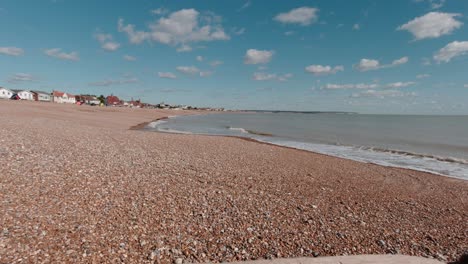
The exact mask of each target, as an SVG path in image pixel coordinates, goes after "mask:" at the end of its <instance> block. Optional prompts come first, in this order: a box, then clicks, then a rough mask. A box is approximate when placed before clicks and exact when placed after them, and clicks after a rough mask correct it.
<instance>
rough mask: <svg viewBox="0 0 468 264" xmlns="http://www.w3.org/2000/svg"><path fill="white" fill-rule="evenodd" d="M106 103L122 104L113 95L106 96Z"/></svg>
mask: <svg viewBox="0 0 468 264" xmlns="http://www.w3.org/2000/svg"><path fill="white" fill-rule="evenodd" d="M106 103H107V105H122V102H121V101H120V99H119V98H118V97H117V96H115V95H109V96H107V97H106Z"/></svg>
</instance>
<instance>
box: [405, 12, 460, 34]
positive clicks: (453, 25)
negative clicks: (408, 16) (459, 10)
mask: <svg viewBox="0 0 468 264" xmlns="http://www.w3.org/2000/svg"><path fill="white" fill-rule="evenodd" d="M459 16H461V14H456V13H441V12H430V13H427V14H425V15H424V16H421V17H417V18H415V19H413V20H411V21H409V22H408V23H406V24H404V25H402V26H400V27H398V28H397V30H407V31H409V32H410V33H411V34H413V36H414V38H415V40H421V39H427V38H438V37H441V36H443V35H448V34H450V33H452V32H453V31H454V30H456V29H458V28H460V27H461V26H462V25H463V23H462V22H460V21H458V20H456V19H455V17H459Z"/></svg>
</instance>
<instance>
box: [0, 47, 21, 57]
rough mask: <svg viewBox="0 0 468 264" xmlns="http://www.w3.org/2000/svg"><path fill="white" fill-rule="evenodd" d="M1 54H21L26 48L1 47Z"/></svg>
mask: <svg viewBox="0 0 468 264" xmlns="http://www.w3.org/2000/svg"><path fill="white" fill-rule="evenodd" d="M0 54H5V55H9V56H21V55H23V54H24V50H23V49H20V48H17V47H0Z"/></svg>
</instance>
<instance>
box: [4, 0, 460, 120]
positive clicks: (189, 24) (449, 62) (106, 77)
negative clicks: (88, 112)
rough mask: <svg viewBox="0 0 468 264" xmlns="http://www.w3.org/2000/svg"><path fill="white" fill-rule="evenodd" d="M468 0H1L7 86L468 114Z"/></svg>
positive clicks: (204, 102)
mask: <svg viewBox="0 0 468 264" xmlns="http://www.w3.org/2000/svg"><path fill="white" fill-rule="evenodd" d="M467 22H468V1H467V0H393V1H384V0H355V1H345V0H323V1H320V0H315V1H300V0H297V1H270V0H268V1H267V0H231V1H219V0H211V1H209V0H207V1H155V0H151V1H150V0H139V1H130V0H129V1H123V0H122V1H120V0H100V1H94V0H80V1H78V0H73V1H72V0H29V1H27V0H3V1H1V2H0V32H1V34H0V87H6V88H11V89H29V90H34V89H36V90H44V91H52V90H59V91H66V92H69V93H72V94H96V95H101V94H103V95H110V94H114V95H117V96H119V97H120V98H122V99H125V100H130V99H131V98H133V99H141V100H142V101H144V102H148V103H160V102H166V103H170V104H184V105H193V106H209V107H225V108H227V109H252V110H253V109H268V110H296V111H351V112H359V113H376V114H468V25H467Z"/></svg>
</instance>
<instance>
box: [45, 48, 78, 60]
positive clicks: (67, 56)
mask: <svg viewBox="0 0 468 264" xmlns="http://www.w3.org/2000/svg"><path fill="white" fill-rule="evenodd" d="M44 53H45V54H46V55H47V56H49V57H53V58H57V59H61V60H71V61H79V60H80V58H79V56H78V52H76V51H73V52H70V53H65V52H62V49H59V48H54V49H48V50H45V51H44Z"/></svg>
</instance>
